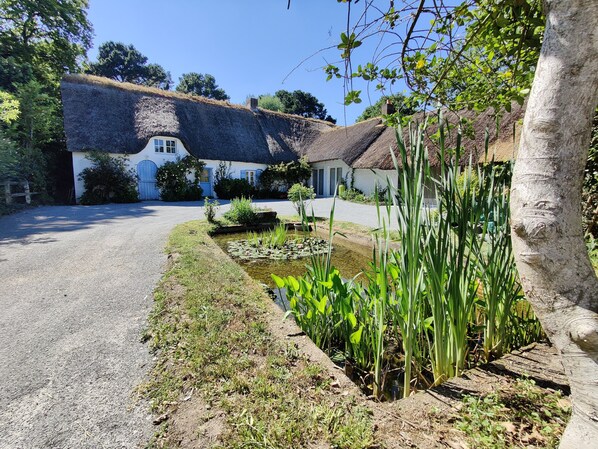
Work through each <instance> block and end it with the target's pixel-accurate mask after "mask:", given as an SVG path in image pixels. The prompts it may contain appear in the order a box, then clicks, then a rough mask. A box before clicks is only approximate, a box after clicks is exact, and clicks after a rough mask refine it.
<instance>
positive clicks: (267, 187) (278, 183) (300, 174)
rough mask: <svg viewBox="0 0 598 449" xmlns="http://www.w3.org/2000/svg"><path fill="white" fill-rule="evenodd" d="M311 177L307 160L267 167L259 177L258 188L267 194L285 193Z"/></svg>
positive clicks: (302, 159) (303, 158)
mask: <svg viewBox="0 0 598 449" xmlns="http://www.w3.org/2000/svg"><path fill="white" fill-rule="evenodd" d="M310 176H311V167H310V166H309V162H307V158H305V157H301V158H300V159H299V160H298V161H291V162H281V163H279V164H275V165H269V166H268V167H267V168H266V169H265V170H264V172H263V173H262V174H261V175H260V187H261V188H262V190H264V191H267V192H285V191H287V190H288V189H289V188H290V187H291V186H292V185H293V184H302V183H304V182H305V181H307V179H309V177H310Z"/></svg>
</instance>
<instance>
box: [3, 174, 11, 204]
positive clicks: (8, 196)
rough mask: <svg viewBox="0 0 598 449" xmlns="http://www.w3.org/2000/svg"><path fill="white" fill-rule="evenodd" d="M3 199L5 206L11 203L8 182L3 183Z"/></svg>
mask: <svg viewBox="0 0 598 449" xmlns="http://www.w3.org/2000/svg"><path fill="white" fill-rule="evenodd" d="M4 198H5V199H6V204H10V203H12V195H11V193H10V180H6V181H4Z"/></svg>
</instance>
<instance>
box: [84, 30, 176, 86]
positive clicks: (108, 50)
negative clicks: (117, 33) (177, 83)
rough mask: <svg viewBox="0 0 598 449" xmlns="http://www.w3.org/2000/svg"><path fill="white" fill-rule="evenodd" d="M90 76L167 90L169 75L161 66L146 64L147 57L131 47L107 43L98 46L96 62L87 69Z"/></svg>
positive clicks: (118, 43) (170, 82) (169, 81)
mask: <svg viewBox="0 0 598 449" xmlns="http://www.w3.org/2000/svg"><path fill="white" fill-rule="evenodd" d="M87 72H88V73H91V74H92V75H98V76H105V77H106V78H112V79H114V80H117V81H121V82H127V83H133V84H141V85H144V86H149V87H157V88H159V89H164V90H168V89H170V86H171V84H172V80H171V78H170V73H169V72H167V71H166V70H164V68H163V67H162V66H161V65H158V64H148V63H147V57H146V56H144V55H143V54H141V52H139V50H137V49H136V48H135V47H134V46H133V45H125V44H123V43H121V42H113V41H108V42H104V43H103V44H102V45H100V48H99V52H98V60H97V61H96V62H94V63H91V64H90V65H89V67H88V69H87Z"/></svg>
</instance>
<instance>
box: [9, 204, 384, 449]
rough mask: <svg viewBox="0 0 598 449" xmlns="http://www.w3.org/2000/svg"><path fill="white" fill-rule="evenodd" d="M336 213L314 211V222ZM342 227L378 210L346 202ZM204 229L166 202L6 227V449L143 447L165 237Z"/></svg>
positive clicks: (78, 210) (195, 214) (39, 214)
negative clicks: (151, 328)
mask: <svg viewBox="0 0 598 449" xmlns="http://www.w3.org/2000/svg"><path fill="white" fill-rule="evenodd" d="M259 205H260V207H271V208H273V209H275V210H277V211H279V213H280V214H281V215H289V214H292V213H293V209H292V207H291V205H290V203H288V202H286V201H274V202H271V201H268V202H260V204H259ZM330 205H331V200H330V199H318V200H316V201H315V202H314V210H315V212H316V215H323V216H326V215H328V211H329V210H330ZM227 207H228V206H224V207H222V211H221V212H223V211H224V210H226V208H227ZM336 217H337V219H338V220H347V221H354V222H358V223H361V224H364V225H368V226H375V225H376V223H377V219H376V213H375V210H374V208H372V207H370V206H362V205H355V204H351V203H346V202H343V201H340V202H338V203H337V212H336ZM198 218H203V208H201V207H199V206H198V205H197V203H195V204H193V203H160V202H145V203H138V204H132V205H107V206H87V207H82V206H59V207H40V208H37V209H31V210H28V211H25V212H21V213H18V214H15V215H12V216H9V217H4V218H0V279H1V282H0V448H1V449H33V448H36V449H38V448H53V449H58V448H60V449H66V448H73V449H75V448H77V449H83V448H90V449H91V448H93V449H99V448H127V449H130V448H136V447H143V445H144V444H145V443H146V442H147V440H148V438H149V437H150V436H151V434H152V432H153V425H152V418H151V416H150V415H149V413H148V405H147V404H146V403H143V402H141V401H138V400H137V399H136V398H135V396H134V390H135V386H136V385H138V384H139V383H141V382H143V379H144V376H145V375H146V374H147V372H148V370H149V369H150V367H151V363H152V358H151V355H150V354H149V353H148V350H147V347H146V346H145V345H143V344H142V343H141V342H140V335H141V333H142V330H143V328H144V326H145V324H146V318H147V315H148V313H149V311H150V309H151V307H152V296H151V294H152V290H153V289H154V286H155V285H156V283H157V282H158V280H159V279H160V276H161V273H162V269H163V267H164V262H165V255H164V253H163V248H164V244H165V242H166V238H167V236H168V234H169V232H170V231H171V230H172V228H173V227H174V226H175V225H176V224H178V223H182V222H185V221H189V220H193V219H198Z"/></svg>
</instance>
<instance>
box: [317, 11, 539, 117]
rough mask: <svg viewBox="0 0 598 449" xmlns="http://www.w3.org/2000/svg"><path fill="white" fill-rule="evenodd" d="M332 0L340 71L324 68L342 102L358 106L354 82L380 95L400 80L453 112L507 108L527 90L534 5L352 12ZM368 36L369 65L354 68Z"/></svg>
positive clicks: (535, 34)
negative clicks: (342, 26)
mask: <svg viewBox="0 0 598 449" xmlns="http://www.w3.org/2000/svg"><path fill="white" fill-rule="evenodd" d="M338 1H339V3H344V4H345V5H346V7H347V15H348V22H349V24H350V25H349V26H348V28H347V31H346V32H343V33H342V34H341V36H340V43H339V44H338V49H339V50H340V56H341V59H342V60H343V61H344V64H343V65H344V71H343V70H342V69H341V68H339V66H337V65H335V64H329V65H328V66H327V67H326V68H325V70H326V73H327V74H328V78H329V79H330V78H333V77H336V78H341V79H344V81H345V83H346V86H347V95H346V97H345V103H346V104H351V103H359V102H360V101H361V98H360V93H361V92H360V91H359V90H356V89H354V88H353V80H354V79H356V78H360V79H363V80H365V81H367V82H373V83H376V84H375V85H376V88H377V89H380V90H384V89H385V88H386V87H388V86H389V85H393V84H394V83H396V82H398V81H402V82H404V83H405V84H406V86H407V87H408V88H409V89H410V91H411V92H412V97H414V98H415V99H416V100H418V101H420V102H422V103H423V104H438V103H440V104H443V105H447V106H451V107H453V108H454V109H463V108H468V109H475V110H483V109H486V108H488V107H489V106H493V107H495V108H497V109H498V108H500V107H505V108H506V109H507V110H509V109H510V105H511V102H512V101H513V100H516V101H518V102H520V103H522V102H523V99H524V97H525V96H526V95H527V93H528V92H529V88H530V86H531V83H532V81H533V75H534V69H535V65H536V63H537V60H538V56H539V52H540V46H541V40H542V35H543V32H544V21H545V18H544V16H543V14H542V5H541V1H540V0H501V1H495V0H476V1H474V0H465V1H461V2H456V3H451V2H446V1H445V2H442V1H440V2H437V1H427V0H421V1H417V2H392V1H391V2H387V1H377V0H374V1H371V2H367V3H366V4H364V6H363V7H362V8H361V9H360V10H359V12H358V13H357V14H355V13H354V11H352V7H353V8H355V7H356V5H352V2H350V1H347V0H338ZM364 8H365V10H366V11H365V12H364V11H363V9H364ZM367 39H370V40H371V39H379V40H380V41H379V42H380V43H379V44H378V45H377V47H376V50H375V51H374V54H372V55H371V60H370V61H369V62H366V63H363V64H359V65H357V66H355V65H354V61H353V59H354V58H353V55H354V51H355V49H356V48H358V47H360V46H361V45H362V43H363V42H364V41H365V40H367Z"/></svg>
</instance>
